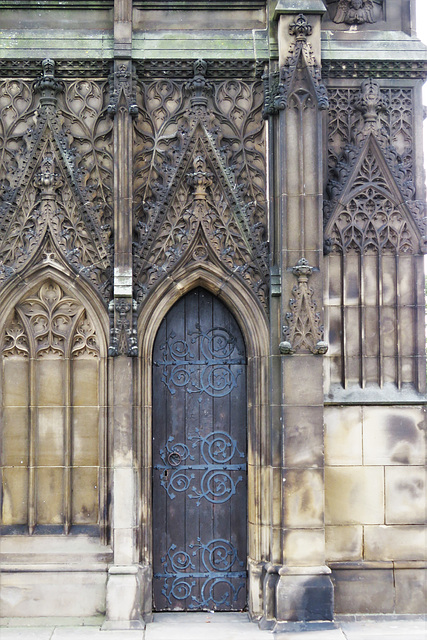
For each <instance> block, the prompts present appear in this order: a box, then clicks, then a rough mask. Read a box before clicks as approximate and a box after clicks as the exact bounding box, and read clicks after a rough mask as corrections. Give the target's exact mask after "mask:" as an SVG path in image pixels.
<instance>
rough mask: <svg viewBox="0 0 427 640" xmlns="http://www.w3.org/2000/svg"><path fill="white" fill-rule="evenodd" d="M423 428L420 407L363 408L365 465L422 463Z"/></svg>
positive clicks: (423, 413) (423, 449) (423, 453)
mask: <svg viewBox="0 0 427 640" xmlns="http://www.w3.org/2000/svg"><path fill="white" fill-rule="evenodd" d="M424 429H425V412H424V410H423V408H422V407H411V408H406V407H364V409H363V461H364V464H368V465H394V464H396V465H406V464H410V465H412V464H413V465H423V464H425V438H424V433H423V430H424Z"/></svg>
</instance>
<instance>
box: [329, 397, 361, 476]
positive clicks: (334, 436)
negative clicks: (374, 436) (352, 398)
mask: <svg viewBox="0 0 427 640" xmlns="http://www.w3.org/2000/svg"><path fill="white" fill-rule="evenodd" d="M325 464H326V465H340V466H343V465H361V464H362V408H361V407H326V408H325Z"/></svg>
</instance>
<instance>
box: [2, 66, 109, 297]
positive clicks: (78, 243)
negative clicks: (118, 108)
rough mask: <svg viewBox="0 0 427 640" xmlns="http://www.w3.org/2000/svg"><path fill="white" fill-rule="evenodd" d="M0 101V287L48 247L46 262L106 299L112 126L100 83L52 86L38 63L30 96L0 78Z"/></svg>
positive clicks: (20, 85) (48, 71) (49, 72)
mask: <svg viewBox="0 0 427 640" xmlns="http://www.w3.org/2000/svg"><path fill="white" fill-rule="evenodd" d="M37 96H39V103H38V97H37ZM0 97H1V102H0V142H1V151H0V236H1V237H2V238H3V240H2V242H1V243H0V283H1V281H4V280H6V279H7V278H8V277H10V276H11V275H12V274H13V273H14V272H15V271H18V270H21V271H22V270H23V269H25V267H26V265H27V264H29V263H30V261H31V262H32V263H34V261H38V260H40V259H43V257H42V255H41V254H42V253H43V251H42V247H43V246H44V245H45V244H46V243H48V244H49V245H50V247H51V250H50V254H51V262H55V261H56V262H57V264H58V263H62V264H65V263H67V264H68V266H71V267H72V268H73V270H74V271H78V272H79V273H80V274H81V275H82V276H84V277H86V278H87V279H88V281H90V282H92V284H93V285H94V286H95V287H96V288H97V289H98V290H99V292H100V293H101V294H102V295H104V296H105V297H106V298H108V297H109V293H108V290H109V288H110V282H109V277H110V267H111V253H110V246H109V243H110V234H111V227H110V222H111V220H112V215H111V190H112V162H111V150H112V138H111V135H112V125H111V122H110V119H109V118H108V116H107V113H106V99H107V92H106V83H99V82H98V83H97V82H91V81H89V80H79V81H73V82H59V81H57V80H56V79H55V76H54V63H53V62H52V61H51V60H46V61H44V62H43V74H42V76H41V78H40V79H39V80H38V81H37V82H36V83H35V84H34V91H33V90H32V88H31V87H30V86H29V85H28V84H27V83H25V82H21V81H17V80H6V81H4V82H2V83H0ZM38 253H39V254H40V255H38V257H37V254H38ZM34 256H36V257H34ZM55 256H56V257H55Z"/></svg>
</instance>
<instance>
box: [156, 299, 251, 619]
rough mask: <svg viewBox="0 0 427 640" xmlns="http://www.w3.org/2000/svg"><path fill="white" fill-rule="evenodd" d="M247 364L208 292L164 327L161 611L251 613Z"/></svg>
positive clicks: (160, 367) (172, 314)
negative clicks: (248, 587) (248, 603)
mask: <svg viewBox="0 0 427 640" xmlns="http://www.w3.org/2000/svg"><path fill="white" fill-rule="evenodd" d="M246 412H247V401H246V356H245V347H244V342H243V337H242V334H241V332H240V329H239V327H238V325H237V322H236V320H235V319H234V317H233V316H232V314H231V313H230V312H229V311H228V309H227V308H226V307H225V305H224V304H223V303H222V302H221V301H220V300H218V299H217V298H216V297H215V296H213V295H212V294H211V293H209V292H208V291H206V290H204V289H202V288H198V289H194V290H192V291H190V292H189V293H188V294H187V295H185V296H184V297H183V298H181V300H179V301H178V302H177V303H176V304H175V305H174V307H173V308H172V309H171V310H170V311H169V313H168V314H167V316H166V317H165V318H164V320H163V322H162V324H161V326H160V328H159V331H158V334H157V337H156V341H155V345H154V351H153V556H154V557H153V565H154V567H153V569H154V581H153V596H154V609H155V610H156V611H181V610H182V611H193V610H217V611H240V610H242V609H244V608H245V607H246V554H247V541H246V537H247V507H246V503H247V482H246V475H247V473H246V440H247V435H246Z"/></svg>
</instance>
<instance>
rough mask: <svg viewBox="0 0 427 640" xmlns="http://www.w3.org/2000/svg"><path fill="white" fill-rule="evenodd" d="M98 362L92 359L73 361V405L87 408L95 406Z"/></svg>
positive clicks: (96, 400)
mask: <svg viewBox="0 0 427 640" xmlns="http://www.w3.org/2000/svg"><path fill="white" fill-rule="evenodd" d="M98 366H99V365H98V361H97V360H96V359H94V358H83V357H80V358H76V359H74V360H73V388H72V391H73V397H72V401H73V405H74V406H80V407H87V406H93V405H97V404H98V402H99V397H98V396H99V392H98Z"/></svg>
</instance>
